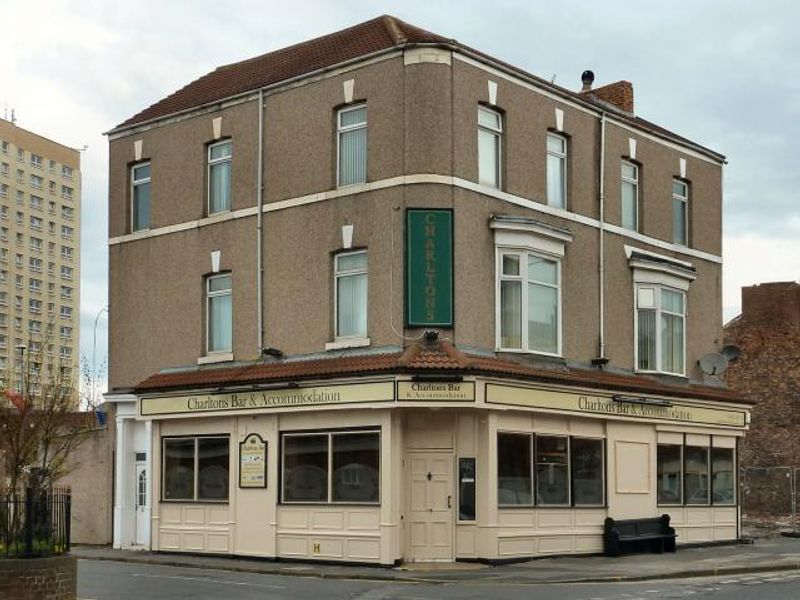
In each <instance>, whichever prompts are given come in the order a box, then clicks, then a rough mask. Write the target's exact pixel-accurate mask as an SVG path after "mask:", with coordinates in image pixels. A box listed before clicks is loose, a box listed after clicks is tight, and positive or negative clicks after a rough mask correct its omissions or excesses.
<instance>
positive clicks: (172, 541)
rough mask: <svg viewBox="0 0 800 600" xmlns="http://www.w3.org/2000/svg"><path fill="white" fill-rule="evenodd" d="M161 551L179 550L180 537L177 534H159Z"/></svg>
mask: <svg viewBox="0 0 800 600" xmlns="http://www.w3.org/2000/svg"><path fill="white" fill-rule="evenodd" d="M160 542H161V545H160V549H161V550H180V549H181V536H180V534H178V533H177V532H163V531H162V532H161V536H160Z"/></svg>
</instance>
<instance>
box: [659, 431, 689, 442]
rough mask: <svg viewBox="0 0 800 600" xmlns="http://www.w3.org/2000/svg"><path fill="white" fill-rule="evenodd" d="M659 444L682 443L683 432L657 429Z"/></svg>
mask: <svg viewBox="0 0 800 600" xmlns="http://www.w3.org/2000/svg"><path fill="white" fill-rule="evenodd" d="M658 443H659V444H678V445H680V444H683V434H682V433H678V432H676V431H659V432H658Z"/></svg>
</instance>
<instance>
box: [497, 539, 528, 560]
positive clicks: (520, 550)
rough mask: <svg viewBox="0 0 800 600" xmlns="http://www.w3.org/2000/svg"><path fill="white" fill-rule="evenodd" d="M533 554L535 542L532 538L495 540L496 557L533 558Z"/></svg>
mask: <svg viewBox="0 0 800 600" xmlns="http://www.w3.org/2000/svg"><path fill="white" fill-rule="evenodd" d="M534 554H536V542H535V540H534V539H533V538H522V539H516V538H510V539H507V538H499V539H498V540H497V555H498V556H500V557H509V556H533V555H534Z"/></svg>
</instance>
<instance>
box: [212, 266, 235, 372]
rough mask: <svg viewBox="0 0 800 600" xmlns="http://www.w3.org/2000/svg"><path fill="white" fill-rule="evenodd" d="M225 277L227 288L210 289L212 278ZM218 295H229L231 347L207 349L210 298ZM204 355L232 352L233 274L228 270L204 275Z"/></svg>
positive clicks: (228, 353) (223, 354) (221, 354)
mask: <svg viewBox="0 0 800 600" xmlns="http://www.w3.org/2000/svg"><path fill="white" fill-rule="evenodd" d="M223 277H227V278H228V281H230V286H229V287H228V289H227V290H217V291H214V292H212V291H211V282H212V281H213V280H214V279H221V278H223ZM220 296H230V297H231V347H230V348H227V349H222V350H211V349H209V343H208V342H209V334H210V333H211V298H218V297H220ZM205 303H206V356H230V354H231V353H232V352H233V329H232V328H233V274H232V273H230V272H226V273H218V274H216V275H211V276H209V277H206V300H205Z"/></svg>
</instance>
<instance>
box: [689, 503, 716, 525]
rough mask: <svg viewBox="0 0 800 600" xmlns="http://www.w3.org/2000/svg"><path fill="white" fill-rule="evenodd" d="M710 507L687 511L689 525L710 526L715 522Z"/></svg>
mask: <svg viewBox="0 0 800 600" xmlns="http://www.w3.org/2000/svg"><path fill="white" fill-rule="evenodd" d="M711 511H712V509H711V508H710V507H706V506H703V507H696V508H687V509H686V524H687V525H710V524H711V523H712V522H713V518H712V515H711Z"/></svg>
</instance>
